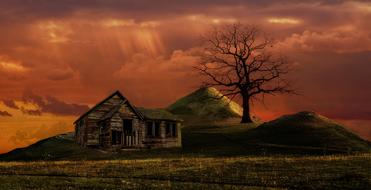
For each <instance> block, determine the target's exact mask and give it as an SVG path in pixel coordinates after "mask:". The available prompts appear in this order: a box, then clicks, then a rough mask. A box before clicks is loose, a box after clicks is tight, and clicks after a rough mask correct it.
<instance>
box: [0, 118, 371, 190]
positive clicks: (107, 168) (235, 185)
mask: <svg viewBox="0 0 371 190" xmlns="http://www.w3.org/2000/svg"><path fill="white" fill-rule="evenodd" d="M302 120H303V119H302ZM318 128H321V126H318ZM263 129H264V130H266V128H265V127H263ZM267 129H269V128H267ZM260 130H261V128H260V127H257V124H239V123H238V119H230V120H225V121H210V120H209V121H207V122H206V123H205V122H197V123H192V122H188V123H187V127H184V128H183V129H182V137H183V148H182V149H179V148H174V149H145V150H122V151H120V152H105V151H102V150H97V149H89V148H81V147H80V146H78V145H76V144H75V143H74V141H73V136H72V135H71V134H68V135H61V136H57V137H52V138H49V139H45V140H43V141H40V142H38V143H36V144H34V145H32V146H31V147H28V148H24V149H20V150H16V151H14V152H11V153H9V154H7V155H3V156H1V157H0V159H1V160H4V161H8V162H0V189H119V188H123V189H369V187H370V186H371V172H370V168H371V153H370V151H365V152H366V153H360V152H353V151H350V150H349V149H347V148H341V149H338V148H330V147H318V146H303V145H300V144H285V143H281V144H271V143H269V141H265V138H264V136H263V135H264V134H262V133H261V132H259V131H260ZM270 130H271V129H270ZM256 131H258V132H256ZM285 133H287V132H285ZM272 135H277V136H279V131H278V132H277V131H275V132H274V134H272ZM351 136H352V135H351ZM261 139H263V140H261ZM330 139H333V138H330ZM276 140H277V139H276ZM278 140H280V142H284V138H283V139H278ZM312 145H315V144H312ZM12 160H19V161H18V162H15V161H12Z"/></svg>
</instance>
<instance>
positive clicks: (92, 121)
mask: <svg viewBox="0 0 371 190" xmlns="http://www.w3.org/2000/svg"><path fill="white" fill-rule="evenodd" d="M74 124H75V140H76V142H77V143H78V144H80V145H81V146H84V147H86V146H90V147H101V148H107V149H111V148H112V149H120V148H146V147H149V148H151V147H158V148H160V147H180V146H181V130H180V126H181V120H180V119H179V118H177V117H176V116H174V115H173V114H171V113H170V112H168V111H166V110H163V109H146V108H136V107H134V106H133V105H132V104H130V102H129V101H128V100H127V99H126V98H125V97H124V96H123V95H122V94H121V93H120V92H119V91H116V92H115V93H113V94H112V95H110V96H108V97H107V98H106V99H104V100H103V101H102V102H100V103H98V104H97V105H96V106H94V107H93V108H91V109H90V110H89V111H88V112H86V113H85V114H83V115H82V116H80V117H79V118H78V119H77V120H76V121H75V122H74Z"/></svg>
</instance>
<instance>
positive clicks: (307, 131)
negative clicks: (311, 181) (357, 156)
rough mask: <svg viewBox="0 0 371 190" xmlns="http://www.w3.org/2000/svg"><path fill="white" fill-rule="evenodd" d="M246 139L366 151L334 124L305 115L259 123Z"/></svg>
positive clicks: (363, 143) (365, 145)
mask: <svg viewBox="0 0 371 190" xmlns="http://www.w3.org/2000/svg"><path fill="white" fill-rule="evenodd" d="M246 138H247V139H249V141H251V142H257V143H267V144H275V145H287V146H302V147H320V148H323V149H338V150H343V151H347V150H349V151H370V142H368V141H366V140H363V139H361V138H360V137H359V136H357V135H355V134H354V133H352V132H350V131H349V130H347V129H346V128H345V127H343V126H342V125H340V124H338V123H336V122H335V121H332V120H330V119H328V118H326V117H324V116H322V115H319V114H316V113H314V112H308V111H303V112H299V113H296V114H293V115H284V116H282V117H280V118H278V119H275V120H273V121H270V122H266V123H263V124H262V125H260V126H258V127H257V128H255V129H252V130H250V131H249V133H248V134H247V135H246Z"/></svg>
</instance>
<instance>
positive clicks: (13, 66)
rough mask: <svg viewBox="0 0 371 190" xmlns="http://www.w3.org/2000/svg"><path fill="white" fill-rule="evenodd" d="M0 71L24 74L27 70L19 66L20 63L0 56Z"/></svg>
mask: <svg viewBox="0 0 371 190" xmlns="http://www.w3.org/2000/svg"><path fill="white" fill-rule="evenodd" d="M0 71H4V72H10V73H24V72H26V71H27V69H26V68H25V67H24V66H23V65H22V64H21V62H20V61H14V60H10V59H9V58H7V57H5V56H0Z"/></svg>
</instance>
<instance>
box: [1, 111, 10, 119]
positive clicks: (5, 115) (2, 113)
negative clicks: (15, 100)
mask: <svg viewBox="0 0 371 190" xmlns="http://www.w3.org/2000/svg"><path fill="white" fill-rule="evenodd" d="M1 116H3V117H12V114H10V113H9V112H7V111H1V110H0V117H1Z"/></svg>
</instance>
